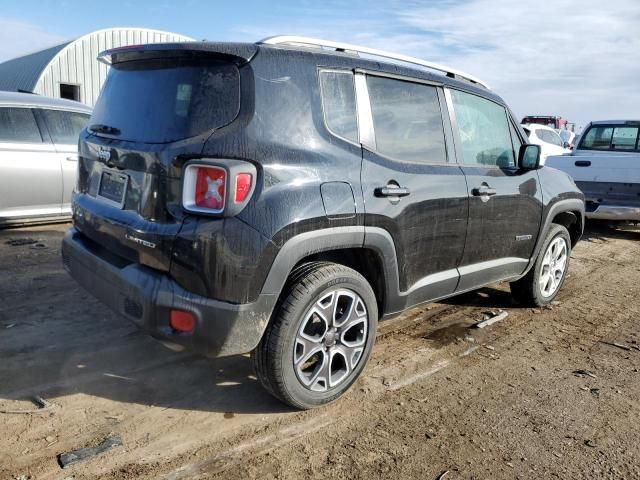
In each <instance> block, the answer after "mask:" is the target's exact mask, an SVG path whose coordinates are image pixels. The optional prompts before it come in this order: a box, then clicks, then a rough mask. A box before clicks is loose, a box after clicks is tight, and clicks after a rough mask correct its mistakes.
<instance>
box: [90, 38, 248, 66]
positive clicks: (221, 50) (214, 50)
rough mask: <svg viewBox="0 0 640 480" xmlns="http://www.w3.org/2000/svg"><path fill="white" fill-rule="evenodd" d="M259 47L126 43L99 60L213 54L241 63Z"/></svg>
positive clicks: (111, 62) (116, 61) (183, 43)
mask: <svg viewBox="0 0 640 480" xmlns="http://www.w3.org/2000/svg"><path fill="white" fill-rule="evenodd" d="M257 51H258V47H257V46H256V45H254V44H251V43H232V42H181V43H150V44H145V45H126V46H123V47H117V48H111V49H109V50H105V51H103V52H100V54H99V55H98V57H97V58H98V61H100V62H102V63H104V64H105V65H114V64H117V63H122V62H128V61H132V60H140V59H153V58H163V57H167V56H172V57H173V56H175V57H183V56H184V57H191V56H202V55H211V56H217V57H224V58H226V59H228V60H231V61H233V62H234V63H236V64H238V65H241V64H244V63H247V62H249V61H251V59H252V58H253V56H254V55H255V54H256V53H257Z"/></svg>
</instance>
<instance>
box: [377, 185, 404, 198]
mask: <svg viewBox="0 0 640 480" xmlns="http://www.w3.org/2000/svg"><path fill="white" fill-rule="evenodd" d="M374 193H375V196H376V197H406V196H407V195H409V194H410V193H411V192H410V191H409V189H408V188H406V187H389V186H387V187H378V188H376V189H375V191H374Z"/></svg>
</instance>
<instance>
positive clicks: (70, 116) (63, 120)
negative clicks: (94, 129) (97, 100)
mask: <svg viewBox="0 0 640 480" xmlns="http://www.w3.org/2000/svg"><path fill="white" fill-rule="evenodd" d="M42 116H43V117H44V121H45V123H46V124H47V129H48V130H49V134H50V135H51V140H52V141H53V143H58V144H67V145H75V144H77V143H78V137H79V136H80V132H81V131H82V130H83V129H84V127H86V126H87V122H88V121H89V115H86V114H83V113H76V112H65V111H62V110H42Z"/></svg>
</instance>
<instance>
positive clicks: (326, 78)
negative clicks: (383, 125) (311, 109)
mask: <svg viewBox="0 0 640 480" xmlns="http://www.w3.org/2000/svg"><path fill="white" fill-rule="evenodd" d="M320 87H321V89H322V107H323V112H324V121H325V123H326V125H327V128H328V129H329V130H330V131H331V132H333V133H334V134H336V135H338V136H340V137H343V138H346V139H347V140H351V141H352V142H355V143H357V142H358V122H357V120H356V95H355V91H354V89H353V74H352V73H351V72H327V71H324V72H320Z"/></svg>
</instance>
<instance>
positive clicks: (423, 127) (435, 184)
mask: <svg viewBox="0 0 640 480" xmlns="http://www.w3.org/2000/svg"><path fill="white" fill-rule="evenodd" d="M356 87H357V88H356V90H357V94H358V111H359V114H360V128H361V137H365V138H364V140H363V142H362V143H363V163H362V191H363V195H364V203H365V212H366V215H365V232H366V233H365V236H366V235H369V234H370V232H372V231H373V230H374V229H378V230H380V229H381V230H383V231H386V232H388V233H389V235H390V236H391V238H392V239H393V242H394V244H395V251H396V257H397V264H398V273H399V283H400V285H399V290H400V291H399V292H398V293H399V298H400V304H401V306H405V307H406V306H411V305H415V304H417V303H420V302H423V301H427V300H432V299H435V298H439V297H443V296H446V295H450V294H451V293H453V292H454V291H455V287H456V285H457V283H458V271H457V269H456V267H457V266H458V263H459V261H460V259H461V257H462V253H463V249H464V240H465V234H466V225H467V210H468V199H467V189H466V183H465V178H464V174H463V172H462V170H461V169H460V167H459V166H458V165H457V164H456V163H455V157H454V155H453V142H452V138H451V130H450V124H449V123H448V118H447V117H445V116H443V115H442V112H443V105H444V97H443V95H442V90H441V88H440V87H438V86H437V85H434V84H428V83H418V82H414V81H408V80H404V79H400V78H391V77H386V76H381V75H377V74H372V73H366V74H365V73H358V74H357V75H356ZM363 97H366V101H365V102H363V101H362V100H363ZM369 112H370V114H369ZM367 119H370V121H371V123H372V124H371V125H370V126H369V125H367V124H366V123H367ZM368 127H370V128H368ZM368 130H370V131H371V136H370V138H369V137H368V136H367V131H368Z"/></svg>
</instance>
